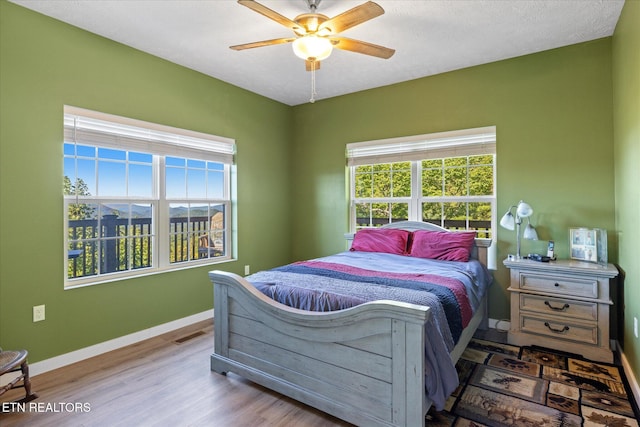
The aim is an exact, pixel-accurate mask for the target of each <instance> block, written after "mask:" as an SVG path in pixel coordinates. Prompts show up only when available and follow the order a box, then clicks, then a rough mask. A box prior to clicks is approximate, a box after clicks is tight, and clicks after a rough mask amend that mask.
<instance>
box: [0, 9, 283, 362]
mask: <svg viewBox="0 0 640 427" xmlns="http://www.w3.org/2000/svg"><path fill="white" fill-rule="evenodd" d="M0 93H1V99H0V235H1V238H0V346H2V347H4V348H27V349H29V352H30V360H31V361H32V362H36V361H39V360H42V359H46V358H49V357H53V356H56V355H60V354H63V353H66V352H69V351H72V350H76V349H79V348H83V347H86V346H89V345H92V344H96V343H99V342H103V341H106V340H109V339H112V338H115V337H119V336H122V335H125V334H128V333H132V332H135V331H138V330H142V329H145V328H149V327H152V326H155V325H158V324H161V323H164V322H168V321H171V320H175V319H178V318H182V317H185V316H188V315H191V314H194V313H199V312H202V311H205V310H207V309H211V308H212V307H213V303H212V297H213V292H212V286H211V284H210V283H209V281H208V278H207V275H206V272H207V271H208V270H210V269H212V267H199V268H193V269H188V270H182V271H178V272H173V273H167V274H157V275H153V276H148V277H144V278H138V279H130V280H124V281H119V282H113V283H109V284H103V285H100V286H91V287H85V288H81V289H74V290H67V291H64V290H63V277H64V274H65V271H64V263H63V260H64V254H63V232H62V227H63V221H64V219H63V212H62V193H61V188H62V187H61V183H62V114H63V105H65V104H67V105H74V106H78V107H83V108H88V109H93V110H97V111H102V112H106V113H110V114H116V115H121V116H126V117H132V118H135V119H140V120H146V121H150V122H155V123H161V124H164V125H169V126H175V127H180V128H186V129H192V130H195V131H200V132H207V133H211V134H215V135H220V136H225V137H230V138H235V139H236V142H237V153H238V154H237V170H238V190H237V192H238V206H239V207H238V211H237V212H238V223H239V226H238V241H239V244H238V248H239V254H238V255H239V257H238V261H235V262H230V263H226V264H222V265H218V266H217V267H220V268H224V269H226V270H230V271H234V272H236V273H241V272H242V271H243V266H244V265H245V264H250V265H251V267H252V269H253V270H256V269H261V268H267V267H272V266H275V265H278V264H283V263H286V262H288V261H289V258H290V256H289V255H290V244H289V242H290V238H289V233H290V227H289V221H290V212H289V211H290V210H289V207H288V206H289V205H290V198H289V170H288V168H289V164H290V155H289V143H290V141H291V121H292V114H291V107H289V106H286V105H283V104H280V103H277V102H274V101H272V100H268V99H266V98H264V97H261V96H258V95H256V94H253V93H250V92H248V91H245V90H242V89H239V88H237V87H234V86H231V85H229V84H226V83H222V82H220V81H218V80H215V79H212V78H210V77H207V76H205V75H202V74H200V73H197V72H195V71H192V70H188V69H186V68H183V67H180V66H178V65H175V64H172V63H170V62H167V61H164V60H162V59H159V58H157V57H153V56H151V55H148V54H145V53H142V52H140V51H137V50H135V49H131V48H129V47H126V46H123V45H120V44H118V43H115V42H113V41H110V40H107V39H104V38H101V37H98V36H95V35H93V34H90V33H87V32H85V31H82V30H80V29H78V28H75V27H72V26H69V25H66V24H63V23H61V22H59V21H56V20H53V19H50V18H48V17H44V16H42V15H39V14H37V13H34V12H32V11H29V10H27V9H24V8H22V7H19V6H16V5H14V4H12V3H7V2H6V1H4V0H1V1H0ZM39 304H45V305H46V316H47V319H46V320H45V321H44V322H39V323H33V322H32V321H31V308H32V306H34V305H39Z"/></svg>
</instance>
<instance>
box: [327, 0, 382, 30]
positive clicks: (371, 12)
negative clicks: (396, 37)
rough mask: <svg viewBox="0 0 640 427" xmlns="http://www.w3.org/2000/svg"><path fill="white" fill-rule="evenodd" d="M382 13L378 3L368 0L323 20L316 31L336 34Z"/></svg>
mask: <svg viewBox="0 0 640 427" xmlns="http://www.w3.org/2000/svg"><path fill="white" fill-rule="evenodd" d="M383 13H384V9H383V8H382V7H380V5H378V4H377V3H374V2H372V1H368V2H366V3H364V4H361V5H360V6H356V7H354V8H353V9H349V10H347V11H346V12H343V13H341V14H340V15H337V16H334V17H333V18H331V19H329V20H328V21H325V22H323V23H322V24H321V25H320V27H319V29H318V32H319V33H320V34H322V35H324V34H325V33H326V32H327V31H328V34H338V33H341V32H343V31H345V30H347V29H349V28H351V27H355V26H356V25H358V24H362V23H363V22H366V21H368V20H370V19H373V18H375V17H376V16H380V15H382V14H383ZM322 30H324V32H322Z"/></svg>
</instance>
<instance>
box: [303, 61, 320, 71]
mask: <svg viewBox="0 0 640 427" xmlns="http://www.w3.org/2000/svg"><path fill="white" fill-rule="evenodd" d="M304 65H305V68H306V69H307V71H313V70H316V71H318V70H319V69H320V61H313V62H311V61H304Z"/></svg>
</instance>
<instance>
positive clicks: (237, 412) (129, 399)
mask: <svg viewBox="0 0 640 427" xmlns="http://www.w3.org/2000/svg"><path fill="white" fill-rule="evenodd" d="M180 341H182V342H180ZM212 349H213V325H212V322H211V321H210V320H209V321H204V322H200V323H197V324H194V325H191V326H189V327H186V328H182V329H179V330H177V331H173V332H171V333H168V334H165V335H161V336H159V337H155V338H151V339H149V340H146V341H143V342H140V343H137V344H134V345H131V346H128V347H125V348H122V349H118V350H115V351H112V352H109V353H105V354H103V355H100V356H96V357H93V358H91V359H88V360H85V361H82V362H79V363H75V364H73V365H69V366H66V367H63V368H60V369H56V370H55V371H51V372H47V373H44V374H41V375H38V376H35V377H33V378H32V387H33V391H35V392H36V393H37V394H38V395H39V398H38V399H36V400H34V401H33V402H30V403H27V404H26V408H25V409H26V411H25V412H19V411H18V412H11V413H0V425H2V426H3V427H10V426H29V427H36V426H55V427H59V426H109V427H112V426H127V427H136V426H145V427H146V426H162V427H164V426H181V427H182V426H204V425H207V426H216V427H218V426H220V427H228V426H229V427H235V426H248V425H251V426H274V427H277V426H282V427H284V426H292V425H295V426H296V427H298V426H300V427H307V426H308V427H313V426H323V427H326V426H349V425H350V424H348V423H345V422H343V421H341V420H339V419H337V418H334V417H331V416H329V415H326V414H324V413H322V412H320V411H317V410H315V409H313V408H311V407H308V406H306V405H303V404H301V403H299V402H296V401H294V400H291V399H289V398H287V397H284V396H282V395H280V394H278V393H275V392H273V391H271V390H268V389H265V388H263V387H261V386H258V385H256V384H254V383H251V382H250V381H247V380H245V379H243V378H241V377H239V376H237V375H234V374H228V375H227V376H223V375H219V374H216V373H213V372H211V371H210V370H209V354H210V353H211V352H212ZM22 395H23V393H22V389H18V390H12V391H11V392H8V393H6V394H4V395H3V396H2V397H0V401H1V402H8V401H11V400H14V399H17V398H19V397H21V396H22ZM30 405H37V406H30Z"/></svg>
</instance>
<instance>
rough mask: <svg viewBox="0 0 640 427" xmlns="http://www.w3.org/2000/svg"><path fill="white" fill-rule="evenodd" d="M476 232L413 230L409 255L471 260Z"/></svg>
mask: <svg viewBox="0 0 640 427" xmlns="http://www.w3.org/2000/svg"><path fill="white" fill-rule="evenodd" d="M475 237H476V233H475V232H473V231H472V232H448V231H427V230H419V231H414V232H413V243H412V244H411V250H410V253H409V255H410V256H412V257H417V258H430V259H439V260H443V261H462V262H467V261H469V256H470V254H471V249H472V248H473V243H474V239H475Z"/></svg>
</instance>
